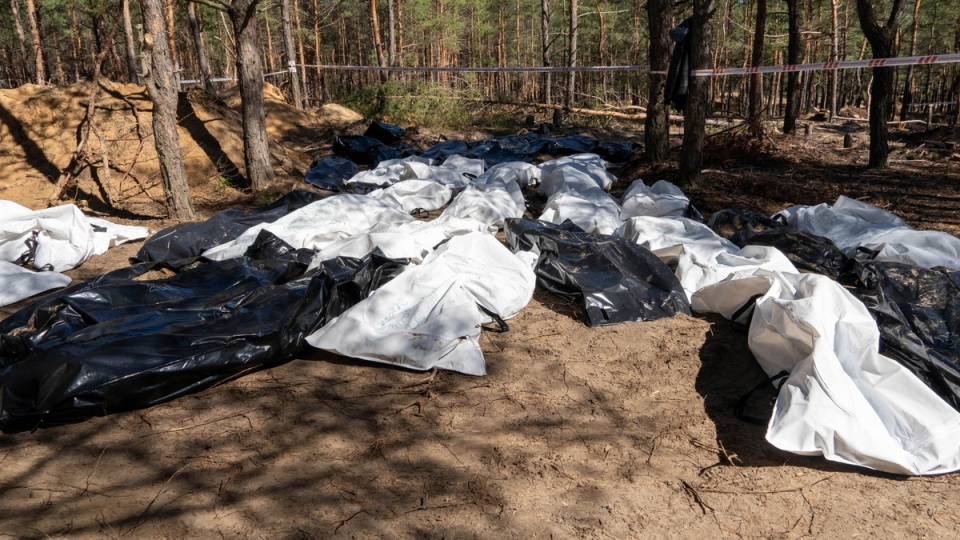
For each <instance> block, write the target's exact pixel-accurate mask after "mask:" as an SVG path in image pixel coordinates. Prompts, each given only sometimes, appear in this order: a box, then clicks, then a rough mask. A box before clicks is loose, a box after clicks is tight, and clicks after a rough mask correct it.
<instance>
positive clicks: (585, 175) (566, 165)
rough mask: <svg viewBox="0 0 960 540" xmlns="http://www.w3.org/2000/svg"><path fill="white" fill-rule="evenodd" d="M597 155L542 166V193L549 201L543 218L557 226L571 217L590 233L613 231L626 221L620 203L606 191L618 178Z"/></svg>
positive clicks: (555, 161)
mask: <svg viewBox="0 0 960 540" xmlns="http://www.w3.org/2000/svg"><path fill="white" fill-rule="evenodd" d="M606 165H607V164H606V162H605V161H604V160H603V159H602V158H601V157H600V156H598V155H596V154H575V155H572V156H567V157H564V158H559V159H554V160H552V161H548V162H546V163H544V164H542V165H540V171H541V183H540V188H539V192H540V194H541V195H544V196H546V197H547V204H546V205H545V206H544V208H543V213H542V214H540V217H539V219H540V220H542V221H547V222H549V223H555V224H557V225H560V224H562V223H563V222H564V221H567V220H570V221H572V222H573V223H574V224H576V225H577V226H578V227H580V228H581V229H583V230H585V231H587V232H589V233H600V234H613V233H614V231H616V230H617V229H618V228H620V226H621V225H623V221H622V220H621V219H620V205H619V204H618V203H617V201H616V200H615V199H614V198H613V197H611V196H610V194H609V193H607V192H606V190H607V189H609V188H610V186H611V185H613V182H614V181H615V180H616V178H615V177H614V176H613V175H612V174H610V173H609V172H607V169H606Z"/></svg>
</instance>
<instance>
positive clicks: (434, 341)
mask: <svg viewBox="0 0 960 540" xmlns="http://www.w3.org/2000/svg"><path fill="white" fill-rule="evenodd" d="M535 283H536V278H535V277H534V273H533V271H532V270H531V268H530V261H529V258H526V259H525V258H523V257H518V256H516V255H514V254H513V253H511V252H510V250H508V249H507V248H506V247H504V246H503V244H501V243H500V242H499V241H497V240H496V239H495V238H493V237H492V236H490V235H488V234H482V233H474V234H468V235H464V236H458V237H455V238H452V239H451V240H450V241H449V242H447V243H446V244H444V245H442V246H441V247H439V248H438V249H437V250H436V251H434V252H433V253H431V254H430V255H429V256H427V258H426V259H424V261H423V263H422V264H420V265H418V266H412V267H410V268H408V269H407V270H405V271H404V272H403V273H402V274H400V275H399V276H397V277H396V278H394V279H393V280H392V281H390V282H389V283H387V284H386V285H384V286H383V287H381V288H379V289H377V290H376V291H374V293H373V294H371V295H370V296H369V297H368V298H367V299H366V300H364V301H362V302H360V303H359V304H357V305H355V306H353V307H352V308H350V309H348V310H347V311H346V312H344V313H343V314H341V315H340V316H339V317H338V318H336V319H334V320H333V321H331V322H330V323H328V324H327V325H326V326H324V327H323V328H321V329H320V330H318V331H317V332H315V333H313V334H311V335H310V336H308V337H307V342H308V343H310V344H311V345H313V346H314V347H317V348H320V349H325V350H329V351H334V352H337V353H339V354H343V355H346V356H351V357H354V358H363V359H366V360H371V361H375V362H383V363H386V364H393V365H398V366H403V367H407V368H411V369H418V370H427V369H432V368H435V367H436V368H443V369H449V370H453V371H459V372H461V373H466V374H468V375H484V374H485V373H486V364H485V363H484V359H483V352H482V351H481V350H480V345H479V338H480V331H481V325H482V324H485V323H489V322H492V321H493V318H492V317H490V316H489V315H487V313H485V312H484V310H483V309H481V308H480V307H478V305H482V306H483V307H484V308H485V309H486V310H487V311H489V312H492V313H495V314H497V315H498V316H499V317H501V318H502V319H509V318H511V317H513V316H514V315H516V314H517V313H519V312H520V310H521V309H523V307H524V306H526V305H527V303H528V302H529V301H530V299H531V298H532V296H533V289H534V286H535Z"/></svg>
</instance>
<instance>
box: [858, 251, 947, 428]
mask: <svg viewBox="0 0 960 540" xmlns="http://www.w3.org/2000/svg"><path fill="white" fill-rule="evenodd" d="M856 276H857V282H856V285H857V289H856V290H855V291H854V293H855V294H856V296H857V297H858V298H860V300H861V301H862V302H863V303H864V305H866V306H867V309H869V310H870V314H871V315H873V318H874V319H876V321H877V326H878V327H879V328H880V352H881V354H884V355H886V356H888V357H890V358H894V359H896V360H897V361H898V362H900V363H901V364H903V365H904V366H905V367H906V368H907V369H909V370H910V371H912V372H913V373H914V374H915V375H916V376H917V377H919V378H920V380H922V381H923V382H924V383H926V384H927V386H929V387H930V388H931V389H932V390H933V391H934V392H936V393H937V395H939V396H940V397H941V398H943V400H944V401H946V402H947V403H949V404H950V405H951V406H952V407H953V408H954V409H956V410H958V411H960V272H957V271H949V270H946V269H943V268H940V269H929V268H921V267H919V266H912V265H908V264H903V263H893V262H867V263H858V264H857V265H856Z"/></svg>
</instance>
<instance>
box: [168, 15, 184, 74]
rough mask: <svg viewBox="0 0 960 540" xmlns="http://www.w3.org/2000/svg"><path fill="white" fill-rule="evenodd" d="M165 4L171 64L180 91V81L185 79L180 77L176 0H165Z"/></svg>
mask: <svg viewBox="0 0 960 540" xmlns="http://www.w3.org/2000/svg"><path fill="white" fill-rule="evenodd" d="M164 2H165V5H164V7H165V12H164V20H165V21H166V24H167V43H168V45H167V47H168V48H169V49H170V62H171V66H172V68H173V80H174V82H175V83H176V85H177V86H176V87H177V89H178V90H179V89H180V79H182V78H183V77H181V76H180V61H179V60H178V59H177V39H176V29H177V27H176V22H177V21H176V13H175V12H174V7H176V0H164Z"/></svg>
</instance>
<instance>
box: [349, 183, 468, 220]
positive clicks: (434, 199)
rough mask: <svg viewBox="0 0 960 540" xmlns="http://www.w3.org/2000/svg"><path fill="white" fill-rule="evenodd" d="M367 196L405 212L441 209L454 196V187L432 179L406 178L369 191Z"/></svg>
mask: <svg viewBox="0 0 960 540" xmlns="http://www.w3.org/2000/svg"><path fill="white" fill-rule="evenodd" d="M367 197H370V198H371V199H376V200H378V201H383V202H385V203H388V204H392V205H394V206H396V207H397V208H399V209H401V210H403V211H404V212H407V213H410V212H413V211H414V210H427V211H428V212H429V211H431V210H439V209H440V208H443V206H444V205H446V204H447V203H448V202H450V199H451V198H452V197H453V187H452V186H445V185H442V184H438V183H436V182H433V181H431V180H405V181H403V182H397V183H396V184H393V185H392V186H389V187H386V188H383V189H378V190H375V191H371V192H370V193H367Z"/></svg>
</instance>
